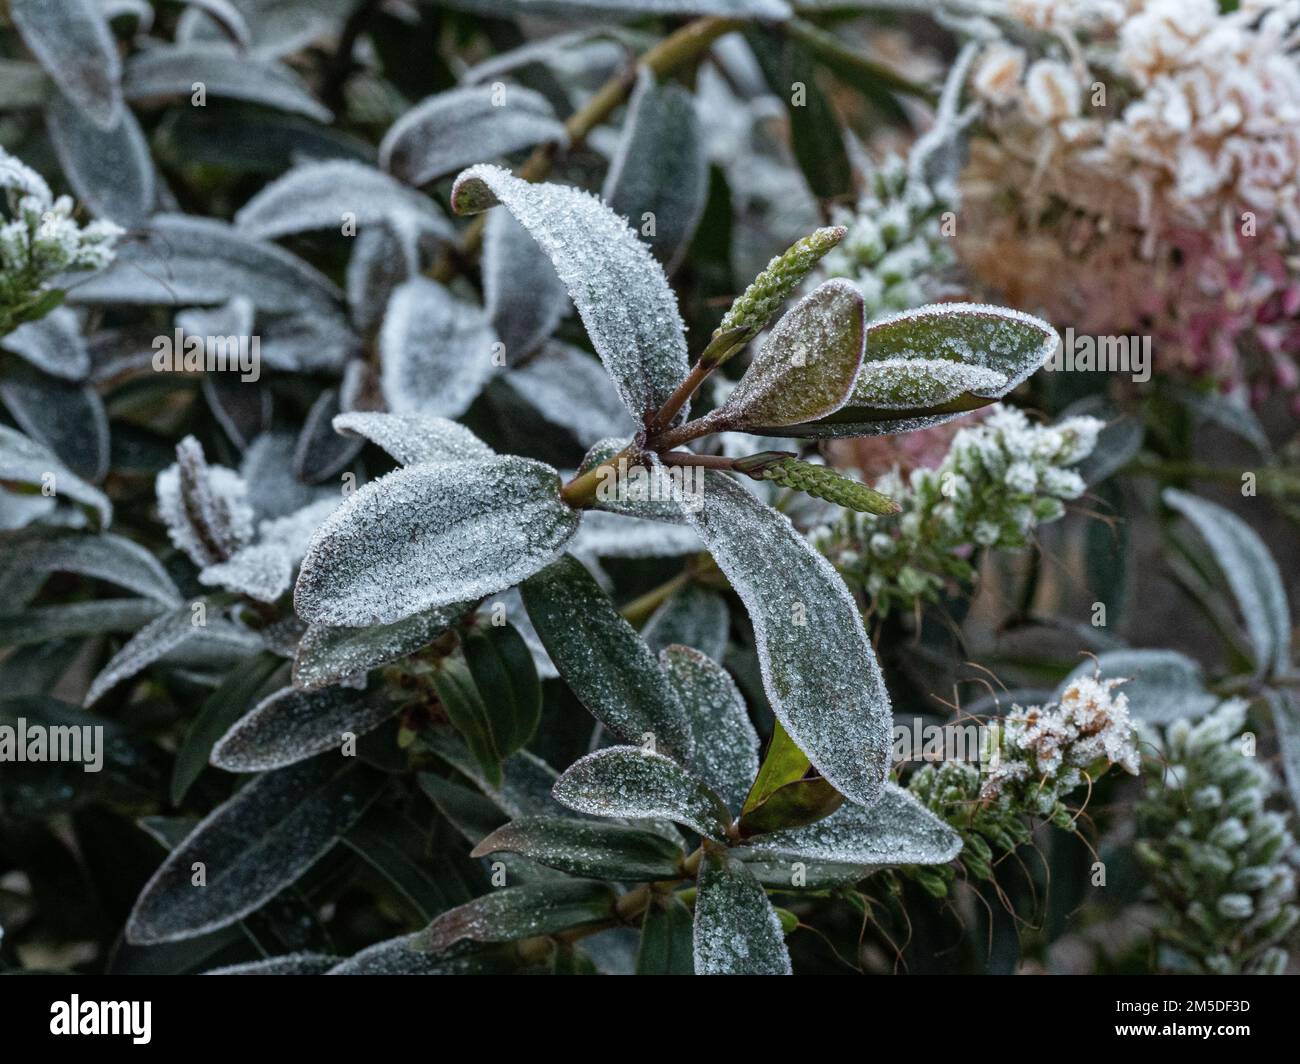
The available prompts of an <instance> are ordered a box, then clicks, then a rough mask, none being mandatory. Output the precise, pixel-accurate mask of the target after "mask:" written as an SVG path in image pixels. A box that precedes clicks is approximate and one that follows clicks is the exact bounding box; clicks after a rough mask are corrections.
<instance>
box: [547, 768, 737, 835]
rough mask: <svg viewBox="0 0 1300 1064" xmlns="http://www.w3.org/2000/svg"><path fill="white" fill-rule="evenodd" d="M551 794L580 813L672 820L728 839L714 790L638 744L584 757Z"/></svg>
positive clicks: (563, 775) (726, 820) (722, 808)
mask: <svg viewBox="0 0 1300 1064" xmlns="http://www.w3.org/2000/svg"><path fill="white" fill-rule="evenodd" d="M552 793H553V794H554V795H555V799H556V801H558V802H560V803H562V804H564V805H567V806H568V807H569V808H570V809H575V810H577V811H578V812H579V813H587V814H589V815H591V816H608V817H630V818H633V819H636V820H654V819H666V820H673V821H676V822H677V823H678V824H685V825H686V826H687V827H688V828H690V829H691V830H692V831H697V832H699V833H700V834H701V835H705V836H707V837H708V838H711V839H725V838H726V837H727V828H728V827H729V826H730V824H731V814H730V813H729V812H728V811H727V807H726V805H724V804H723V802H722V799H721V798H719V797H718V796H717V795H716V794H714V793H713V791H712V790H710V789H709V788H708V787H707V786H705V785H704V784H703V783H701V782H700V781H699V780H697V779H696V778H695V777H693V776H692V775H690V774H689V773H688V772H687V771H686V770H685V769H684V768H682V767H681V766H680V765H678V764H677V762H675V761H673V760H672V759H671V758H667V757H664V756H663V754H656V753H652V752H651V751H649V750H643V749H642V748H641V747H639V746H610V747H606V748H605V749H604V750H597V751H596V752H595V753H594V754H588V755H587V756H586V757H583V758H579V759H578V760H577V761H575V762H574V763H573V764H572V765H570V766H569V767H568V768H567V769H566V770H565V771H564V772H562V773H561V774H560V778H559V779H558V780H557V781H556V783H555V788H554V790H553V791H552Z"/></svg>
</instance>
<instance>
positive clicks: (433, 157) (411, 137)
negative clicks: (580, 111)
mask: <svg viewBox="0 0 1300 1064" xmlns="http://www.w3.org/2000/svg"><path fill="white" fill-rule="evenodd" d="M568 141H569V137H568V134H567V133H566V132H565V129H564V124H563V123H562V122H560V121H559V120H558V119H557V118H556V117H555V112H554V111H553V110H552V109H551V105H550V104H549V103H547V102H546V98H545V97H544V96H542V95H541V94H540V93H537V92H534V91H533V90H532V89H526V88H523V87H522V86H520V85H505V84H504V83H498V84H497V85H478V86H470V87H468V88H458V89H450V90H448V91H447V92H440V93H438V94H437V95H436V96H430V97H428V98H427V99H425V100H421V101H420V102H419V103H418V104H416V105H415V106H414V107H412V108H411V109H410V110H409V111H407V112H406V114H404V115H402V117H401V118H399V119H398V120H397V121H396V122H394V123H393V124H392V126H391V127H390V128H389V130H388V132H387V133H386V134H384V139H383V140H382V141H380V143H379V165H380V166H382V167H383V168H384V169H385V170H387V171H389V172H390V173H393V174H396V175H397V176H398V177H400V178H401V179H402V180H403V181H405V182H407V184H411V185H423V184H425V183H426V182H429V181H432V180H434V179H435V178H439V177H445V176H446V175H447V174H450V173H453V172H455V171H456V170H459V169H461V168H462V167H465V166H469V165H470V164H471V163H476V162H482V161H483V160H485V159H499V158H501V157H503V156H506V155H510V154H512V153H513V152H517V151H520V150H522V149H524V148H531V147H533V146H534V145H535V144H545V143H552V142H553V143H556V144H559V145H560V146H564V145H567V144H568Z"/></svg>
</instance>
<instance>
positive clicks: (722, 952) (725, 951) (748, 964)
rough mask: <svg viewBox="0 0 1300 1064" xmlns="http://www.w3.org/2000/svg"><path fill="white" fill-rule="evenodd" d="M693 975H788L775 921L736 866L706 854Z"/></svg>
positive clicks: (782, 937)
mask: <svg viewBox="0 0 1300 1064" xmlns="http://www.w3.org/2000/svg"><path fill="white" fill-rule="evenodd" d="M694 938H695V974H696V975H789V974H790V953H789V951H788V950H787V949H786V948H785V935H784V934H783V933H782V930H781V918H780V917H779V916H777V914H776V910H775V909H774V908H772V903H771V902H770V901H768V900H767V894H766V893H764V891H763V888H762V887H761V886H759V884H758V881H757V880H756V879H755V878H754V877H753V876H752V875H751V874H750V872H749V870H748V869H747V868H746V867H745V866H744V865H743V864H741V863H740V862H739V861H736V860H734V859H732V858H731V857H729V856H727V855H726V854H725V853H706V854H705V857H704V860H703V862H702V863H701V864H700V880H699V892H698V894H697V895H696V898H695V931H694Z"/></svg>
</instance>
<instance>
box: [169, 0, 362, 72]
mask: <svg viewBox="0 0 1300 1064" xmlns="http://www.w3.org/2000/svg"><path fill="white" fill-rule="evenodd" d="M227 6H229V7H234V8H235V9H237V10H238V12H239V15H240V16H241V17H242V18H243V21H244V23H245V24H246V26H247V28H248V35H249V37H250V39H251V43H252V51H253V53H254V54H255V55H258V56H261V57H263V58H270V59H274V58H277V57H279V56H282V55H289V54H290V53H292V52H296V51H298V50H299V49H301V48H302V47H303V46H304V45H308V44H311V43H312V42H313V41H315V40H317V39H318V38H320V37H323V36H326V35H328V34H330V32H331V31H334V32H337V31H338V30H339V29H340V28H341V27H342V25H343V22H344V20H345V19H346V18H347V16H348V15H349V14H350V13H351V12H352V11H353V9H354V6H353V3H352V0H312V3H310V4H306V5H304V4H295V3H291V2H286V0H229V3H228V4H227V3H226V2H225V0H203V2H202V3H200V4H191V6H190V8H189V10H187V11H186V12H185V13H184V14H183V15H181V17H180V19H179V21H178V22H177V26H176V39H177V40H178V41H195V42H227V41H229V40H230V39H231V37H232V36H235V37H236V38H238V37H239V36H242V33H239V32H238V31H237V29H236V27H234V26H233V25H231V24H230V16H228V15H226V16H218V15H217V11H218V9H219V8H222V7H227ZM200 8H202V9H203V10H200Z"/></svg>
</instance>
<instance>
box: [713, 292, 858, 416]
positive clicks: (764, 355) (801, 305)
mask: <svg viewBox="0 0 1300 1064" xmlns="http://www.w3.org/2000/svg"><path fill="white" fill-rule="evenodd" d="M865 335H866V312H865V309H864V304H863V302H862V293H860V292H859V291H858V290H857V289H856V288H855V287H854V286H853V285H851V284H850V283H849V282H848V281H843V280H838V279H837V280H832V281H827V282H826V283H825V284H822V285H820V286H819V287H818V288H816V289H815V290H814V291H812V292H810V293H809V294H808V295H806V296H804V298H803V299H801V300H800V301H799V302H798V304H796V305H795V306H794V308H793V309H791V310H790V311H789V312H787V313H786V315H785V316H784V317H783V318H782V319H781V320H780V321H779V322H777V324H776V328H774V329H773V330H772V332H771V335H769V336H768V338H767V341H766V342H765V343H764V344H763V349H762V350H761V351H759V353H758V354H757V355H756V356H755V357H754V361H753V362H752V363H751V364H750V367H749V369H748V370H746V371H745V375H744V376H743V377H741V378H740V383H739V384H737V385H736V387H735V388H734V389H733V390H732V392H731V394H730V395H729V396H728V397H727V401H726V402H725V403H724V404H723V405H722V407H721V408H720V409H719V410H718V411H717V413H716V414H714V415H712V417H713V418H714V419H716V420H717V422H718V423H719V424H720V425H725V426H726V427H727V428H748V427H749V426H752V425H793V424H796V423H798V422H801V421H815V420H816V419H817V418H820V417H824V416H825V415H827V414H830V413H833V412H834V411H836V410H838V409H839V408H840V407H841V406H842V405H843V404H844V402H845V400H847V399H848V397H849V393H850V392H851V391H852V390H853V382H854V380H855V379H856V378H857V375H858V370H859V368H860V367H861V366H862V352H863V338H864V337H865Z"/></svg>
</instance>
